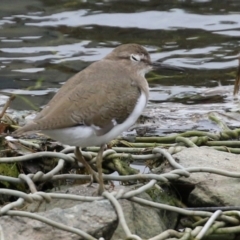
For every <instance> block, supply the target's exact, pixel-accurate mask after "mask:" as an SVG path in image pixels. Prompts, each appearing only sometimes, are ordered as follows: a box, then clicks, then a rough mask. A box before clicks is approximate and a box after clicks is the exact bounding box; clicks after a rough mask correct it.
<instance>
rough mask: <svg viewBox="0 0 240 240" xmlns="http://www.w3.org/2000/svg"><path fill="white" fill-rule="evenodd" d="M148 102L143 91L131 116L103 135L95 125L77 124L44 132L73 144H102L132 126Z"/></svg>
mask: <svg viewBox="0 0 240 240" xmlns="http://www.w3.org/2000/svg"><path fill="white" fill-rule="evenodd" d="M146 103H147V97H146V95H145V94H144V93H143V92H142V93H141V95H140V97H139V99H138V102H137V104H136V106H135V108H134V110H133V112H132V113H131V114H130V115H129V117H128V118H127V119H126V120H125V121H124V122H123V123H121V124H117V125H115V126H114V127H113V128H112V129H111V130H110V131H109V132H107V133H106V134H104V135H101V136H97V135H96V132H95V130H96V128H94V126H75V127H71V128H63V129H54V130H44V131H42V133H44V134H46V135H48V136H49V137H51V138H53V139H56V140H57V141H59V142H61V143H63V144H67V145H71V146H80V147H87V146H98V145H102V144H105V143H108V142H109V141H111V140H112V139H114V138H116V137H117V136H119V135H120V134H121V133H122V132H124V131H126V130H127V129H128V128H129V127H131V126H132V125H133V124H134V123H135V122H136V121H137V119H138V117H139V116H140V115H141V113H142V111H143V109H144V108H145V106H146Z"/></svg>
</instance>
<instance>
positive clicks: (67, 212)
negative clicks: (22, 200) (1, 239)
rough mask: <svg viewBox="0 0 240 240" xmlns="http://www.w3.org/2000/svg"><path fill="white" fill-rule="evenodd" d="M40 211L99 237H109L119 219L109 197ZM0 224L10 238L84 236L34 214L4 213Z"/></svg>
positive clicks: (42, 239)
mask: <svg viewBox="0 0 240 240" xmlns="http://www.w3.org/2000/svg"><path fill="white" fill-rule="evenodd" d="M38 215H40V216H44V217H46V218H47V219H51V220H54V221H56V222H59V223H61V224H64V225H67V226H69V227H75V228H79V229H81V230H84V231H85V232H87V233H89V234H90V235H92V236H94V237H96V238H97V239H98V238H100V237H104V238H105V239H110V238H111V236H112V234H113V232H114V230H115V229H116V227H117V222H118V221H117V216H116V214H115V212H114V209H113V208H112V206H111V204H110V203H109V202H108V201H107V200H103V201H96V202H91V203H83V204H80V205H79V204H77V205H75V206H74V207H71V208H65V209H61V208H54V209H52V210H49V211H46V212H40V213H38ZM0 225H1V226H2V229H3V233H4V236H5V239H7V240H33V239H34V240H52V239H64V240H68V239H69V240H70V239H71V240H79V239H84V238H81V237H80V236H78V235H76V234H74V233H70V232H67V231H62V230H60V229H57V228H54V227H52V226H49V225H48V224H45V223H42V222H40V221H36V220H32V219H31V218H25V217H9V216H4V217H1V218H0Z"/></svg>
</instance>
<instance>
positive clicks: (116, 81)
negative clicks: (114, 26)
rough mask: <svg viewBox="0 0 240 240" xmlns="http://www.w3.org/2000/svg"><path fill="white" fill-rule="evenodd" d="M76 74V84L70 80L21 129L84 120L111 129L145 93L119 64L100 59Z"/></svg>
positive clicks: (70, 125) (43, 127) (103, 128)
mask: <svg viewBox="0 0 240 240" xmlns="http://www.w3.org/2000/svg"><path fill="white" fill-rule="evenodd" d="M99 68H100V69H101V71H99V70H98V69H99ZM116 76H118V77H117V78H116ZM74 77H76V78H77V79H76V80H75V81H74V79H73V80H72V82H74V84H76V86H74V87H73V86H72V85H71V86H68V84H69V82H67V83H66V84H65V86H64V87H63V88H62V89H60V91H59V93H58V94H57V95H56V96H55V97H54V98H53V99H52V101H50V103H49V104H48V106H47V108H46V109H43V110H42V112H40V117H37V118H36V119H35V120H33V122H32V123H29V124H27V125H25V126H24V127H22V128H21V129H20V130H18V132H17V133H22V132H26V131H35V130H47V129H58V128H66V127H72V126H76V125H82V124H84V125H87V126H90V125H94V126H96V127H97V128H98V129H99V131H103V132H107V131H109V130H111V128H112V127H113V126H114V123H115V122H116V123H122V122H123V121H124V120H125V119H126V118H127V117H128V116H129V115H130V114H131V112H132V111H133V109H134V107H135V104H136V103H137V100H138V98H139V96H140V94H141V92H140V89H139V88H138V87H137V86H136V84H133V83H134V81H133V80H132V79H131V78H130V77H129V75H127V74H126V73H125V72H124V71H123V70H122V69H121V68H120V67H117V66H115V65H111V64H110V66H109V64H108V66H107V67H106V64H102V63H101V62H98V64H97V63H96V64H94V65H91V66H90V67H89V68H87V69H85V70H84V71H82V72H80V73H78V74H77V75H75V76H74ZM63 90H64V91H63ZM43 113H44V114H43Z"/></svg>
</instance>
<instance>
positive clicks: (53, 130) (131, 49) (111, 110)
mask: <svg viewBox="0 0 240 240" xmlns="http://www.w3.org/2000/svg"><path fill="white" fill-rule="evenodd" d="M154 68H158V69H161V68H166V69H170V70H171V69H172V70H180V71H181V70H182V69H181V68H178V67H174V66H170V65H166V64H162V63H160V62H155V63H153V62H151V59H150V56H149V54H148V52H147V51H146V49H145V48H143V47H142V46H140V45H138V44H123V45H120V46H118V47H116V48H115V49H114V50H113V51H112V52H111V53H109V54H108V55H107V56H106V57H104V58H103V59H102V60H100V61H97V62H94V63H92V64H91V65H90V66H88V67H87V68H86V69H84V70H82V71H81V72H79V73H77V74H76V75H74V76H73V77H71V78H70V79H69V80H67V82H66V83H65V84H64V85H63V86H62V87H61V88H60V90H59V91H58V92H57V93H56V95H55V96H54V97H53V98H52V100H51V101H50V102H49V103H48V104H47V105H46V107H45V108H44V109H43V110H42V111H41V112H40V113H39V114H38V115H37V116H36V118H35V119H34V120H33V121H32V122H29V123H27V124H26V125H25V126H23V127H22V128H20V129H18V130H17V131H16V133H17V134H18V135H20V134H22V133H25V132H28V131H40V132H42V133H44V134H46V135H48V136H50V137H51V138H53V139H55V140H57V141H59V142H61V143H63V144H67V145H71V146H75V147H76V148H75V155H76V157H77V159H78V160H79V161H80V162H81V163H82V164H83V165H84V166H85V167H86V168H87V171H88V172H89V173H90V174H91V175H92V176H95V177H96V174H95V172H94V171H93V170H92V168H91V167H90V165H89V164H88V163H87V161H86V160H85V159H84V158H83V156H82V155H81V152H80V151H79V147H87V146H100V150H99V152H98V155H97V169H98V181H99V189H98V194H99V195H101V194H102V192H103V191H104V185H103V177H102V154H103V151H104V147H105V144H106V143H108V142H109V141H111V140H112V139H114V138H116V137H117V136H118V135H119V134H121V133H122V132H123V131H126V130H127V129H128V128H129V127H131V126H132V125H133V124H134V123H135V122H136V120H137V119H138V117H139V116H140V115H141V113H142V111H143V110H144V108H145V106H146V104H147V101H148V95H149V90H148V83H147V80H146V79H145V74H146V73H148V72H149V71H151V70H152V69H154Z"/></svg>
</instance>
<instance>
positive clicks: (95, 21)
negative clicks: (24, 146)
mask: <svg viewBox="0 0 240 240" xmlns="http://www.w3.org/2000/svg"><path fill="white" fill-rule="evenodd" d="M239 13H240V2H239V1H217V0H212V1H200V0H198V1H193V0H185V1H184V0H179V1H161V2H159V1H157V0H152V1H151V0H149V1H136V0H134V1H127V2H125V1H120V0H119V1H118V0H115V1H103V0H102V1H100V0H99V1H69V0H63V1H61V2H59V1H51V0H23V1H16V2H15V6H13V5H12V3H11V1H7V0H2V1H1V8H0V27H1V36H0V63H1V64H0V90H1V92H2V94H10V93H16V94H20V95H22V96H24V98H22V97H21V98H19V100H18V101H15V102H13V104H12V106H11V107H12V108H15V109H30V108H32V106H33V105H34V106H36V107H40V106H42V105H44V104H46V103H47V101H49V99H50V98H51V97H52V96H53V94H54V93H55V91H56V90H57V89H58V88H59V87H60V86H61V84H62V83H64V82H65V81H66V80H67V79H68V78H69V77H70V76H72V75H73V74H74V73H76V72H78V71H80V70H82V69H83V68H85V67H86V66H88V65H89V64H90V63H91V62H93V61H96V60H98V59H101V58H102V57H104V56H105V55H106V54H107V53H109V52H110V51H111V50H112V49H113V48H114V47H116V46H117V45H119V44H121V43H129V42H135V43H139V44H142V45H144V46H145V47H146V48H147V49H148V51H149V52H150V53H151V55H152V58H153V59H154V60H162V61H164V62H166V63H169V64H173V65H177V66H180V67H184V68H186V71H185V72H184V73H172V72H171V73H170V72H161V73H160V72H157V73H156V72H155V73H152V74H150V75H148V79H149V83H150V88H151V94H150V100H152V102H153V103H158V104H159V106H161V104H162V103H168V105H169V107H173V106H174V105H172V103H173V102H181V103H183V104H189V103H190V104H201V103H207V104H218V107H219V106H220V108H221V107H222V108H224V107H225V104H229V103H230V102H232V98H231V94H232V85H233V82H234V79H235V72H236V67H237V65H238V62H237V59H236V57H237V55H238V53H239V46H240V17H239ZM219 82H220V83H221V84H222V87H218V85H219ZM226 86H227V88H226ZM214 88H216V89H217V88H218V91H216V94H215V93H213V94H212V95H211V96H215V95H216V96H219V95H220V96H221V97H220V98H215V97H213V98H212V97H210V98H209V96H208V97H207V98H205V97H206V95H204V94H206V93H205V91H209V90H210V91H211V89H213V90H214ZM213 92H214V91H213ZM43 95H44V97H41V96H43ZM23 99H25V100H26V101H24V100H23ZM206 99H207V101H206ZM2 100H5V97H4V96H2V97H0V104H3V102H4V101H2ZM29 102H31V105H29V104H28V103H29ZM186 107H187V105H186Z"/></svg>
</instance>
